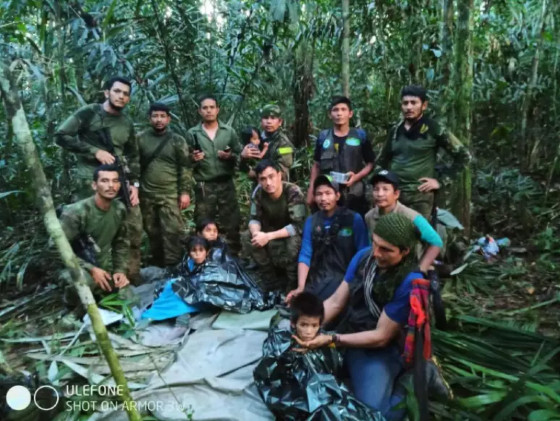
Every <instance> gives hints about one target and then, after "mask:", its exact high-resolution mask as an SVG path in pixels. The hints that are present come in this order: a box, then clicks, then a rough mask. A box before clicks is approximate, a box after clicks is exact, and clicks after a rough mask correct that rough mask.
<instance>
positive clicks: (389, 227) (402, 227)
mask: <svg viewBox="0 0 560 421" xmlns="http://www.w3.org/2000/svg"><path fill="white" fill-rule="evenodd" d="M373 233H374V234H375V235H377V236H378V237H381V238H382V239H384V240H385V241H387V242H388V243H391V244H392V245H394V246H397V247H400V248H407V249H409V253H408V254H407V255H406V256H405V257H403V259H402V260H401V261H400V263H399V264H398V265H396V266H393V267H390V268H387V269H386V270H384V271H383V272H379V270H378V274H377V279H376V280H375V283H374V284H373V292H374V294H375V298H376V299H377V300H378V301H379V303H380V304H382V305H385V304H387V303H388V302H389V301H391V299H392V298H393V295H394V294H395V290H396V289H397V287H398V286H399V285H400V284H401V282H402V281H403V280H404V278H405V277H406V276H407V275H408V274H409V273H410V272H412V271H414V270H416V269H417V268H418V260H417V258H416V253H415V251H414V248H415V247H416V243H417V242H418V232H417V230H416V226H415V225H414V223H413V222H412V221H411V220H410V219H408V218H407V217H406V216H404V215H400V214H398V213H394V212H393V213H389V214H387V215H384V216H382V217H381V218H379V221H377V224H376V225H375V229H374V230H373Z"/></svg>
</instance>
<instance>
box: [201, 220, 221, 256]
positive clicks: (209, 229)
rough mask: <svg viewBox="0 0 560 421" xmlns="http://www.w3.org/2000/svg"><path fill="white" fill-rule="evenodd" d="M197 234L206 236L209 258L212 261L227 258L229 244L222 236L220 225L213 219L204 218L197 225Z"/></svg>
mask: <svg viewBox="0 0 560 421" xmlns="http://www.w3.org/2000/svg"><path fill="white" fill-rule="evenodd" d="M196 235H198V236H199V237H202V238H204V239H205V240H206V241H207V242H208V247H209V251H208V258H209V259H210V260H212V261H216V262H219V261H222V258H223V259H226V253H227V245H226V243H225V241H224V240H222V239H221V238H220V232H219V230H218V225H216V222H215V221H214V220H212V219H207V218H206V219H203V220H202V221H200V223H199V224H198V225H197V226H196Z"/></svg>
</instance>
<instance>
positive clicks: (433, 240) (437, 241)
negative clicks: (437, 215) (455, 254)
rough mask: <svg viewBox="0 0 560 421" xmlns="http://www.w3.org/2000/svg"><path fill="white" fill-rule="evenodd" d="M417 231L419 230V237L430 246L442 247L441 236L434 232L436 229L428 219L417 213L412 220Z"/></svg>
mask: <svg viewBox="0 0 560 421" xmlns="http://www.w3.org/2000/svg"><path fill="white" fill-rule="evenodd" d="M412 222H413V223H414V225H415V226H416V228H417V229H418V231H420V239H421V240H422V241H424V242H425V243H428V244H429V245H430V246H436V247H440V248H441V247H443V241H441V237H440V236H439V234H438V233H437V232H436V230H435V229H434V228H433V227H432V226H431V225H430V223H429V222H428V220H427V219H426V218H424V217H423V216H422V215H417V216H416V218H414V220H413V221H412Z"/></svg>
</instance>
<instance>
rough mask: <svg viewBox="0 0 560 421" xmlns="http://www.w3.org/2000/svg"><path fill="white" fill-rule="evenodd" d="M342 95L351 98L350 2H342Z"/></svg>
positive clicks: (345, 0) (346, 0) (348, 0)
mask: <svg viewBox="0 0 560 421" xmlns="http://www.w3.org/2000/svg"><path fill="white" fill-rule="evenodd" d="M341 63H342V69H341V74H340V76H341V79H342V95H344V96H346V97H348V98H349V97H350V0H342V61H341Z"/></svg>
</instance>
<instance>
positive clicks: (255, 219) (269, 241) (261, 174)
mask: <svg viewBox="0 0 560 421" xmlns="http://www.w3.org/2000/svg"><path fill="white" fill-rule="evenodd" d="M255 172H256V173H257V178H258V180H259V186H257V188H256V189H255V191H254V192H253V197H252V200H251V216H250V221H249V233H248V235H247V243H249V241H248V240H249V236H250V243H249V244H248V248H249V250H250V253H251V255H252V257H253V259H254V260H255V262H256V263H257V264H258V265H259V267H260V269H261V273H262V281H261V287H262V288H263V289H264V290H267V291H271V290H281V291H283V292H287V291H289V290H290V289H292V288H294V287H295V285H296V283H297V256H298V253H299V248H300V245H301V231H302V226H303V221H304V220H305V216H306V207H305V199H304V196H303V193H302V192H301V190H300V188H299V187H298V186H296V185H295V184H292V183H288V182H286V181H282V173H281V171H280V169H279V168H278V166H277V165H276V164H275V163H274V162H272V161H270V160H263V161H261V162H259V163H258V164H257V166H256V168H255Z"/></svg>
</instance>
